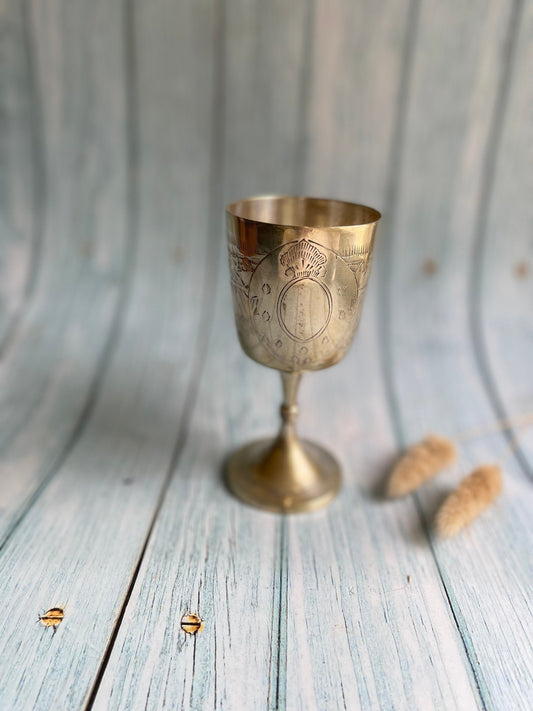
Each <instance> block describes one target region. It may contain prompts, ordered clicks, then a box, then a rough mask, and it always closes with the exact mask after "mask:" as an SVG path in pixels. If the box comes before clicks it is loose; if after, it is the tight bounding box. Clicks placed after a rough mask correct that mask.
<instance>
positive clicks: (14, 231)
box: [0, 2, 45, 356]
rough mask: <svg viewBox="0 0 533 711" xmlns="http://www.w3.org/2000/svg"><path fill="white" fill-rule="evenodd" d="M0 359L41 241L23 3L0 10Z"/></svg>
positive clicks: (31, 68) (31, 280)
mask: <svg viewBox="0 0 533 711" xmlns="http://www.w3.org/2000/svg"><path fill="white" fill-rule="evenodd" d="M0 61H1V63H2V67H3V71H2V72H1V74H0V97H1V104H0V117H1V118H0V165H1V166H2V171H1V177H0V249H1V255H2V256H1V259H0V356H1V355H2V353H3V352H4V351H5V350H6V349H7V348H8V347H9V344H10V342H11V339H12V338H13V336H14V334H15V332H16V329H17V324H18V322H19V321H20V319H21V318H22V316H23V313H24V309H25V306H26V304H27V302H28V300H29V298H30V295H31V293H32V291H33V288H34V286H35V281H36V274H37V271H38V268H39V264H40V245H41V241H42V224H43V218H44V216H43V214H42V208H43V203H44V182H45V180H44V178H45V176H44V145H43V136H42V130H41V124H40V121H41V118H42V116H41V103H42V100H41V96H40V90H39V89H40V88H39V86H38V85H37V77H36V66H35V57H34V43H33V38H32V32H31V25H30V22H29V17H28V11H27V4H25V3H17V2H5V3H3V4H2V5H1V6H0Z"/></svg>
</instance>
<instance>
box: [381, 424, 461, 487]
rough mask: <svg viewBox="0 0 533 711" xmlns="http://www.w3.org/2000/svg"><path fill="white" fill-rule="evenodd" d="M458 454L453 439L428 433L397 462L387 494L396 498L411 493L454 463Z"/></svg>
mask: <svg viewBox="0 0 533 711" xmlns="http://www.w3.org/2000/svg"><path fill="white" fill-rule="evenodd" d="M456 456H457V452H456V449H455V445H454V443H453V442H452V441H451V440H449V439H446V437H441V436H440V435H436V434H430V435H428V436H427V437H425V438H424V439H423V440H422V441H421V442H418V443H417V444H414V445H413V446H412V447H409V449H408V450H407V451H406V452H405V454H404V455H403V457H401V459H400V460H399V462H398V463H397V464H396V466H395V467H394V469H393V470H392V473H391V475H390V477H389V481H388V483H387V496H389V497H390V498H396V497H398V496H405V495H406V494H410V493H411V492H412V491H415V489H418V487H419V486H421V485H422V484H423V483H424V482H426V481H428V480H429V479H431V478H432V477H434V476H435V474H438V472H440V471H441V470H442V469H444V468H445V467H447V466H449V465H450V464H452V462H453V461H454V460H455V458H456Z"/></svg>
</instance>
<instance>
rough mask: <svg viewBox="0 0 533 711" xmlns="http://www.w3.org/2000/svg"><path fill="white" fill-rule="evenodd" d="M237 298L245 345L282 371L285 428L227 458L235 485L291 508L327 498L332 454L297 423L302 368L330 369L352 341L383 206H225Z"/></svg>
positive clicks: (297, 201) (334, 473)
mask: <svg viewBox="0 0 533 711" xmlns="http://www.w3.org/2000/svg"><path fill="white" fill-rule="evenodd" d="M226 217H227V236H228V248H229V257H230V273H231V285H232V293H233V306H234V312H235V320H236V325H237V332H238V336H239V341H240V344H241V346H242V348H243V350H244V351H245V353H246V354H247V355H248V356H249V357H250V358H253V360H255V361H257V362H258V363H261V364H262V365H265V366H268V367H270V368H276V369H277V370H279V371H281V377H282V383H283V404H282V405H281V429H280V431H279V434H278V436H277V437H276V438H275V439H273V440H260V441H257V442H252V443H251V444H247V445H246V446H244V447H243V448H241V449H239V450H238V451H236V452H235V453H234V454H233V455H232V456H231V457H230V458H229V460H228V463H227V468H226V479H227V483H228V486H229V488H230V490H231V491H232V492H233V493H234V494H235V495H236V496H237V497H239V498H240V499H242V500H243V501H245V502H247V503H249V504H252V505H254V506H258V507H260V508H264V509H268V510H270V511H278V512H285V513H293V512H296V511H310V510H313V509H317V508H319V507H321V506H324V505H325V504H327V503H328V502H329V501H330V500H331V499H332V498H333V497H334V496H335V495H336V493H337V492H338V490H339V487H340V481H341V476H340V468H339V465H338V463H337V461H336V460H335V458H334V457H333V456H332V455H331V454H330V453H329V452H327V451H326V450H324V449H323V448H322V447H319V446H318V445H317V444H315V443H313V442H309V441H307V440H300V439H299V438H298V436H297V435H296V429H295V423H296V418H297V415H298V407H297V404H296V395H297V389H298V385H299V382H300V378H301V375H302V373H304V372H306V371H313V370H319V369H321V368H328V367H329V366H331V365H334V364H335V363H337V362H338V361H340V360H341V358H343V357H344V356H345V355H346V352H347V351H348V348H349V347H350V344H351V342H352V339H353V336H354V333H355V330H356V328H357V324H358V322H359V317H360V315H361V309H362V305H363V297H364V293H365V289H366V284H367V280H368V274H369V270H370V264H371V259H372V248H373V243H374V235H375V231H376V226H377V223H378V221H379V219H380V217H381V216H380V214H379V212H377V211H376V210H374V209H372V208H370V207H365V206H363V205H355V204H353V203H348V202H341V201H339V200H325V199H319V198H308V197H277V196H266V197H255V198H250V199H247V200H239V201H237V202H234V203H232V204H231V205H228V207H227V208H226Z"/></svg>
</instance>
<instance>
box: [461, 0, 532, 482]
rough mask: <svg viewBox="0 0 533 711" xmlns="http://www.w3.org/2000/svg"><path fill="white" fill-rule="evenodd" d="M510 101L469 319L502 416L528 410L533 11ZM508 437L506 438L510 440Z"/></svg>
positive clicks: (523, 19) (523, 442) (527, 13)
mask: <svg viewBox="0 0 533 711" xmlns="http://www.w3.org/2000/svg"><path fill="white" fill-rule="evenodd" d="M517 22H518V28H517V29H518V31H517V37H516V40H515V43H514V44H513V45H512V46H511V47H510V51H512V55H511V57H510V62H511V63H512V70H513V71H512V79H510V80H509V82H508V92H509V94H508V100H507V102H506V105H505V107H504V109H503V110H502V116H501V126H499V127H498V129H499V130H498V135H497V139H498V144H497V146H496V147H495V151H494V156H493V165H492V166H491V168H492V174H491V176H490V181H489V184H488V185H487V194H486V200H485V202H484V204H483V205H481V210H482V211H483V212H482V214H480V232H479V239H478V243H477V245H476V246H477V250H476V251H477V253H476V255H475V258H476V262H475V267H474V268H475V272H474V275H473V277H474V278H473V284H474V288H475V293H473V295H472V296H473V301H474V303H473V315H474V318H475V319H476V323H477V326H478V330H477V332H476V334H475V335H476V344H477V349H478V354H479V358H480V369H481V370H482V372H483V374H484V377H485V381H486V383H487V388H488V390H489V393H490V396H491V400H492V402H493V405H494V407H495V409H496V411H497V412H498V414H499V415H500V416H502V417H504V416H508V417H509V416H510V417H512V416H514V415H517V414H520V413H522V412H532V411H533V375H532V373H531V363H532V362H533V306H532V304H533V241H532V237H531V234H532V225H533V205H532V203H531V199H530V196H531V192H532V187H533V185H532V183H533V171H532V169H531V166H532V165H533V122H532V121H531V120H525V117H526V116H531V112H532V106H533V87H532V82H531V67H532V66H533V42H532V38H533V8H532V6H531V4H530V3H525V4H524V7H523V14H520V15H519V18H518V20H517ZM513 436H514V438H517V439H519V441H520V447H519V449H518V456H519V460H520V464H521V466H522V468H523V470H524V471H525V472H527V474H528V476H529V477H530V478H531V479H533V428H531V427H529V428H527V429H521V430H516V429H515V431H514V432H513ZM513 441H514V440H513V439H511V442H513Z"/></svg>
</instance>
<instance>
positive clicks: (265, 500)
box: [226, 437, 341, 513]
mask: <svg viewBox="0 0 533 711" xmlns="http://www.w3.org/2000/svg"><path fill="white" fill-rule="evenodd" d="M226 480H227V484H228V486H229V488H230V490H231V491H232V492H233V494H235V496H237V497H238V498H239V499H241V500H242V501H244V502H245V503H247V504H251V505H252V506H257V507H259V508H262V509H267V510H268V511H275V512H278V513H296V512H300V511H314V510H315V509H319V508H321V507H322V506H326V504H328V503H329V502H330V501H331V499H333V498H334V497H335V496H336V494H337V492H338V491H339V488H340V483H341V474H340V467H339V465H338V463H337V461H336V460H335V459H334V458H333V457H332V456H331V454H329V453H328V452H327V451H326V450H324V449H322V447H319V446H318V445H316V444H313V443H312V442H308V441H306V440H303V441H301V440H298V439H296V438H291V439H290V440H288V441H287V440H286V439H284V438H280V437H278V438H277V439H275V440H271V439H264V440H259V441H256V442H252V443H251V444H247V445H246V446H244V447H242V448H241V449H239V450H237V451H236V452H234V453H233V454H232V455H231V457H230V459H229V461H228V463H227V468H226Z"/></svg>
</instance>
